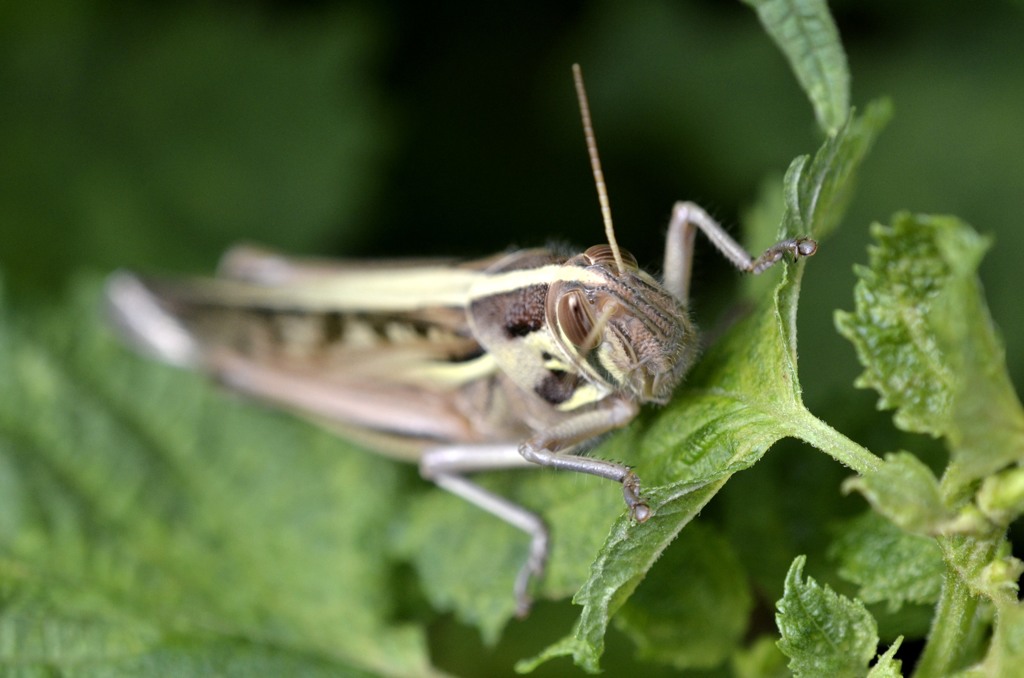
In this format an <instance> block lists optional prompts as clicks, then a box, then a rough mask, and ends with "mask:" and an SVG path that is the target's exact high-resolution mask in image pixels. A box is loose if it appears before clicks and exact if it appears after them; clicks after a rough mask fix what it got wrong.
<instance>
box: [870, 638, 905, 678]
mask: <svg viewBox="0 0 1024 678" xmlns="http://www.w3.org/2000/svg"><path fill="white" fill-rule="evenodd" d="M902 644H903V636H900V637H899V638H897V639H896V640H895V642H893V644H892V645H890V646H889V649H888V650H886V651H885V654H883V655H882V656H881V657H879V658H878V661H877V662H875V665H874V666H872V667H871V670H870V671H868V678H900V676H902V675H903V674H902V673H900V669H901V668H902V666H903V662H901V661H900V660H899V659H896V652H897V650H899V649H900V645H902Z"/></svg>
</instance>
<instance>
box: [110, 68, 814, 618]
mask: <svg viewBox="0 0 1024 678" xmlns="http://www.w3.org/2000/svg"><path fill="white" fill-rule="evenodd" d="M573 75H574V79H575V85H576V93H577V97H578V99H579V107H580V114H581V117H582V121H583V130H584V135H585V138H586V144H587V150H588V153H589V156H590V162H591V169H592V171H593V175H594V180H595V183H596V186H597V193H598V199H599V203H600V207H601V213H602V217H603V221H604V227H605V234H606V238H607V243H606V244H603V245H597V246H594V247H591V248H589V249H587V250H586V251H584V252H583V253H582V254H575V255H566V254H564V253H560V252H557V251H554V250H551V249H527V250H521V251H516V252H512V253H507V254H501V255H497V256H493V257H490V258H487V259H484V260H481V261H471V262H468V263H451V262H410V263H408V264H396V263H393V262H391V263H387V262H370V263H362V264H353V263H346V262H331V261H327V260H317V259H293V258H287V257H285V256H282V255H279V254H275V253H272V252H269V251H264V250H260V249H256V248H253V247H249V246H241V247H235V248H233V249H231V250H229V251H228V253H227V254H226V255H225V256H224V257H223V259H222V261H221V263H220V266H219V269H218V274H217V277H215V278H210V279H184V280H166V279H159V278H149V277H141V276H137V275H134V274H132V273H128V272H117V273H114V274H113V275H112V276H111V277H110V279H109V281H108V283H107V287H106V298H107V302H108V307H109V309H110V312H111V316H112V318H113V320H114V322H115V324H116V325H117V327H118V328H119V329H120V330H121V332H122V334H123V335H124V336H125V338H126V339H127V340H128V341H129V343H131V344H133V345H134V347H135V348H136V349H138V350H140V351H141V352H143V353H146V354H149V355H151V356H154V357H156V358H158V359H160V360H163V361H165V362H168V363H172V364H175V365H179V366H184V367H189V368H193V369H199V370H201V371H204V372H206V373H209V374H210V375H212V376H214V377H215V378H216V379H218V380H219V381H221V382H222V383H224V384H225V385H227V386H228V387H230V388H232V389H235V390H238V391H240V392H243V393H245V394H248V395H250V396H254V397H256V398H259V399H262V400H264V401H269V402H270V403H273V404H276V405H279V406H281V407H284V408H287V409H290V410H293V411H296V412H297V413H299V414H301V415H303V416H305V417H308V418H312V419H314V420H316V421H317V422H319V423H321V424H324V425H326V426H328V427H330V428H333V429H337V430H339V431H340V432H342V433H343V434H344V435H347V436H349V437H351V438H354V439H355V440H357V441H359V442H363V443H365V444H367V445H369V446H371V447H373V448H376V449H378V450H380V451H381V452H383V453H385V454H389V455H392V456H395V457H397V458H400V459H403V460H406V461H411V462H414V463H417V464H418V465H419V470H420V473H421V474H422V476H423V477H424V478H427V479H429V480H431V481H433V482H434V483H436V484H437V485H438V486H440V487H442V488H444V489H445V490H447V491H449V492H452V493H453V494H455V495H458V496H460V497H462V498H463V499H465V500H468V501H469V502H471V503H473V504H475V505H476V506H478V507H480V508H482V509H484V510H485V511H488V512H490V513H492V514H493V515H495V516H497V517H498V518H500V519H502V520H505V521H507V522H508V523H511V524H512V525H514V526H515V527H517V528H519V529H520V530H522V531H524V532H525V533H526V534H527V535H529V537H530V547H529V555H528V557H527V558H526V561H525V563H524V565H523V567H522V569H521V570H520V572H519V574H518V575H517V577H516V580H515V585H514V593H515V598H516V602H517V607H518V611H519V613H520V614H525V613H526V611H527V610H528V609H529V606H530V588H531V581H532V580H534V579H535V578H538V577H540V576H541V575H542V573H543V571H544V566H545V562H546V559H547V553H548V531H547V528H546V526H545V524H544V522H543V521H542V520H541V518H540V517H539V516H538V515H536V514H535V513H533V512H531V511H528V510H526V509H525V508H523V507H521V506H519V505H517V504H515V503H513V502H511V501H509V500H508V499H505V498H504V497H501V496H499V495H497V494H495V493H493V492H491V491H489V490H486V489H484V488H483V487H481V486H480V485H478V484H476V483H474V482H473V481H472V480H471V479H470V478H468V477H467V475H468V474H472V473H476V472H481V471H491V470H498V469H519V468H536V467H551V468H555V469H564V470H568V471H576V472H580V473H588V474H591V475H595V476H599V477H602V478H608V479H610V480H613V481H615V482H618V483H621V484H622V489H623V496H624V498H625V503H626V506H627V508H628V511H629V514H630V516H631V517H632V519H634V520H635V521H637V522H644V521H646V520H648V519H649V518H650V517H651V514H652V511H651V509H650V507H649V506H648V505H647V503H646V502H645V501H644V498H643V495H642V493H641V490H640V481H639V479H638V478H637V475H636V474H635V473H634V472H633V471H632V470H631V469H630V468H629V467H627V466H625V465H623V464H621V463H616V462H612V461H606V460H604V459H599V458H595V457H587V456H582V455H581V452H583V451H585V449H586V448H587V446H588V444H589V443H591V442H592V441H593V440H594V439H595V438H597V437H599V436H601V435H602V434H605V433H607V432H610V431H612V430H614V429H617V428H620V427H622V426H625V425H626V424H627V423H628V422H629V421H630V420H632V419H633V418H634V417H635V416H636V414H637V412H638V410H639V407H640V406H641V405H642V404H644V403H665V402H667V401H668V400H669V398H670V397H671V395H672V392H673V391H674V390H675V388H676V387H677V386H678V385H679V383H680V382H681V381H682V379H683V377H684V375H685V374H686V372H687V370H688V369H689V368H690V366H691V365H692V364H693V362H694V360H695V359H696V356H697V350H698V339H697V330H696V327H695V326H694V324H693V322H692V321H691V320H690V316H689V314H688V311H687V299H688V296H689V284H690V270H691V264H692V258H693V247H694V240H695V236H696V233H697V231H700V232H702V233H704V235H705V236H706V237H707V238H708V239H709V240H710V241H711V242H712V243H713V244H714V245H715V247H716V248H717V249H718V250H720V251H721V252H722V254H723V255H724V256H725V257H726V258H727V259H728V260H729V261H730V262H732V264H733V265H735V266H736V267H737V268H738V269H740V270H742V271H747V272H750V273H755V274H756V273H761V272H762V271H764V270H765V269H767V268H769V267H771V266H772V265H774V264H776V263H777V262H779V261H780V260H781V259H782V258H783V257H784V255H785V254H786V253H789V254H790V255H791V256H792V257H793V258H794V259H795V258H800V257H805V256H810V255H812V254H814V252H815V250H816V248H817V245H816V243H815V242H814V241H813V240H811V239H809V238H794V239H789V240H783V241H781V242H778V243H776V244H775V245H772V246H771V247H769V248H768V249H767V250H765V251H764V252H763V253H762V254H761V255H760V256H758V257H756V258H755V257H752V256H751V255H750V254H748V253H747V251H746V250H745V249H744V248H743V247H742V246H741V245H740V244H739V243H737V242H736V241H735V240H733V239H732V237H730V236H729V235H728V233H726V231H725V230H724V229H723V228H722V227H721V226H720V225H719V224H718V223H717V222H716V221H715V220H714V219H712V218H711V217H710V216H709V215H708V214H707V213H706V212H705V211H704V210H703V209H701V208H700V207H698V206H697V205H695V204H693V203H690V202H679V203H677V204H676V205H675V206H674V207H673V209H672V217H671V220H670V222H669V225H668V235H667V241H666V245H665V259H664V274H663V279H662V280H661V282H659V281H657V280H656V279H655V278H654V277H652V276H651V275H649V274H647V273H645V272H644V271H641V270H639V268H638V267H637V263H636V260H635V259H634V258H633V257H632V255H630V254H629V253H628V252H627V251H625V250H623V249H621V248H620V247H619V246H618V243H617V242H616V239H615V233H614V229H613V226H612V220H611V209H610V205H609V200H608V194H607V190H606V188H605V183H604V176H603V173H602V170H601V163H600V159H599V157H598V153H597V145H596V143H595V141H594V133H593V126H592V124H591V118H590V110H589V105H588V102H587V97H586V92H585V90H584V86H583V80H582V77H581V75H580V70H579V67H578V66H576V65H574V66H573Z"/></svg>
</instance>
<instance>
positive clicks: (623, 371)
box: [546, 245, 697, 403]
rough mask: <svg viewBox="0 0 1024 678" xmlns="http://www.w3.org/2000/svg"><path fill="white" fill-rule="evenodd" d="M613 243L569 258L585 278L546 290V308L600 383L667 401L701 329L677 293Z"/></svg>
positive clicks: (558, 333) (564, 344)
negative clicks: (620, 266)
mask: <svg viewBox="0 0 1024 678" xmlns="http://www.w3.org/2000/svg"><path fill="white" fill-rule="evenodd" d="M620 254H621V256H622V262H623V264H624V266H623V270H622V271H620V270H619V269H618V268H617V265H616V261H615V257H614V253H613V250H612V248H611V247H609V246H608V245H597V246H595V247H591V248H590V249H588V250H587V251H586V252H584V253H583V254H579V255H576V256H574V257H572V258H571V259H569V260H568V261H567V262H566V265H568V266H579V267H581V268H585V269H586V270H587V272H588V275H587V276H585V277H583V278H581V279H582V280H585V281H586V282H580V281H578V280H572V279H566V280H560V281H557V282H554V283H553V284H552V285H551V286H550V288H549V289H548V294H547V301H546V311H547V317H548V318H549V319H551V320H553V321H554V322H553V325H554V327H553V330H554V331H553V334H554V336H555V340H556V341H557V342H558V343H559V345H560V348H562V350H563V351H564V352H565V353H566V355H568V356H572V357H573V358H574V361H573V362H575V363H577V365H578V366H579V368H580V369H581V371H582V372H583V374H584V376H585V378H586V379H587V380H588V381H590V382H591V383H594V384H595V385H598V386H600V387H602V390H609V391H614V392H617V393H621V394H624V395H626V396H628V397H630V398H631V399H634V400H636V401H638V402H656V403H664V402H667V401H668V399H669V398H670V397H671V395H672V392H673V391H674V390H675V387H676V386H677V385H678V384H679V382H681V381H682V379H683V376H684V375H685V374H686V371H687V370H688V369H689V368H690V365H691V364H692V363H693V361H694V359H695V357H696V353H697V336H696V328H695V327H694V326H693V323H692V322H691V321H690V318H689V314H688V313H687V311H686V309H685V308H684V307H683V305H682V304H681V303H680V301H679V300H678V299H676V298H675V297H674V296H672V295H671V294H670V293H669V292H668V291H667V290H666V289H665V288H664V287H663V286H662V285H661V284H660V283H659V282H658V281H656V280H655V279H654V278H652V277H651V276H650V275H648V274H647V273H645V272H643V271H641V270H640V269H639V268H638V267H637V264H636V259H634V258H633V255H631V254H630V253H629V252H626V251H625V250H620Z"/></svg>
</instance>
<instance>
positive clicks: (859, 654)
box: [775, 556, 878, 678]
mask: <svg viewBox="0 0 1024 678" xmlns="http://www.w3.org/2000/svg"><path fill="white" fill-rule="evenodd" d="M804 561H805V559H804V557H803V556H800V557H798V558H796V559H795V560H794V561H793V565H792V567H791V568H790V570H789V574H788V575H787V576H786V591H785V593H784V594H783V596H782V599H781V600H779V602H778V603H777V604H776V607H777V609H778V613H777V614H776V615H775V621H776V623H777V624H778V626H779V631H780V632H781V634H782V639H781V640H780V641H779V648H780V649H781V650H782V651H783V652H784V653H786V655H787V656H788V657H789V658H790V662H789V668H790V670H792V671H793V673H794V674H795V675H797V676H837V677H840V678H841V677H843V676H863V675H864V674H865V673H866V672H867V667H868V663H869V662H870V661H871V659H872V658H873V657H874V656H875V648H876V647H877V645H878V630H877V626H876V624H875V620H874V618H873V617H872V616H871V613H869V612H868V611H867V609H866V608H865V607H864V604H863V603H861V602H860V601H858V600H850V599H849V598H846V597H844V596H841V595H839V594H837V593H836V592H834V591H833V590H832V589H830V588H829V587H828V586H822V585H820V584H818V583H817V582H816V581H814V579H812V578H810V577H807V578H804V575H803V567H804Z"/></svg>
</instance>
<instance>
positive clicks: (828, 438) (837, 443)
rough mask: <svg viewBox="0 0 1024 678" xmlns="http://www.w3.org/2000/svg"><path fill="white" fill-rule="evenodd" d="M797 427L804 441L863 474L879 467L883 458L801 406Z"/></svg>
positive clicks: (799, 435) (797, 432)
mask: <svg viewBox="0 0 1024 678" xmlns="http://www.w3.org/2000/svg"><path fill="white" fill-rule="evenodd" d="M796 421H797V429H796V431H794V433H793V435H794V437H796V438H799V439H800V440H803V441H804V442H806V443H808V444H810V445H813V446H814V447H817V448H818V449H819V450H821V451H822V452H824V453H825V454H827V455H829V456H830V457H832V458H833V459H835V460H836V461H838V462H839V463H840V464H843V465H844V466H848V467H850V468H852V469H853V470H854V471H856V472H857V473H859V474H861V475H866V474H868V473H871V472H872V471H875V470H877V469H878V467H879V466H881V464H882V460H881V459H879V458H878V457H876V456H875V455H874V454H872V453H871V451H870V450H868V449H867V448H866V447H864V446H862V445H858V444H857V443H855V442H854V441H852V440H850V439H849V438H847V437H846V436H844V435H843V434H842V433H840V432H839V431H837V430H835V429H834V428H832V427H831V426H829V425H828V424H826V423H825V422H823V421H822V420H821V419H818V418H817V417H816V416H814V415H813V414H811V413H810V412H809V411H808V410H807V409H805V408H803V407H801V408H800V409H799V412H798V413H797V415H796Z"/></svg>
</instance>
